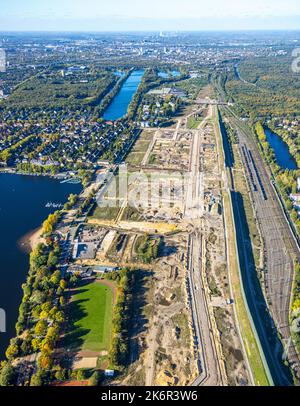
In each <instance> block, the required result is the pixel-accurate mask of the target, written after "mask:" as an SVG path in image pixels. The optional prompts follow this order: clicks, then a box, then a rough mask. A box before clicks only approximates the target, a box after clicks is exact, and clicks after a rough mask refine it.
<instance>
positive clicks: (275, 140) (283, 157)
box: [265, 128, 298, 170]
mask: <svg viewBox="0 0 300 406" xmlns="http://www.w3.org/2000/svg"><path fill="white" fill-rule="evenodd" d="M265 134H266V137H267V141H268V143H269V144H270V146H271V148H272V149H273V151H274V153H275V158H276V161H277V163H278V165H279V166H280V167H281V168H282V169H290V170H292V169H293V170H295V169H298V167H297V162H296V161H295V159H294V158H293V157H292V155H291V153H290V151H289V147H288V145H287V144H286V143H285V142H284V141H283V140H282V139H281V138H280V137H279V135H277V134H275V133H274V132H273V131H271V130H270V129H269V128H265Z"/></svg>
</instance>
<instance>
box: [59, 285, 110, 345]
mask: <svg viewBox="0 0 300 406" xmlns="http://www.w3.org/2000/svg"><path fill="white" fill-rule="evenodd" d="M69 311H70V324H71V328H70V332H69V333H68V334H67V336H66V342H65V345H66V347H68V348H76V349H78V350H82V351H103V350H106V351H108V350H109V345H110V341H111V329H112V311H113V292H112V290H111V289H110V288H109V287H108V286H106V285H104V284H101V283H99V282H92V283H89V284H87V285H83V286H80V287H79V288H78V289H77V290H76V291H75V292H74V294H73V297H72V302H71V303H70V309H69Z"/></svg>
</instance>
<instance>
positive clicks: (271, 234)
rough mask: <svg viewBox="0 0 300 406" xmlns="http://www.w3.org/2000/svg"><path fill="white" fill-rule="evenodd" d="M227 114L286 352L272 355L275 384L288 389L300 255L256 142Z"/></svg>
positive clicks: (296, 364) (299, 372)
mask: <svg viewBox="0 0 300 406" xmlns="http://www.w3.org/2000/svg"><path fill="white" fill-rule="evenodd" d="M225 111H226V113H227V117H228V118H229V119H230V122H231V123H232V125H233V127H234V128H235V129H236V131H237V134H238V139H239V143H240V152H241V154H240V155H241V158H242V163H243V166H244V169H245V174H246V177H247V181H248V185H249V189H250V193H251V196H252V201H253V203H254V209H255V217H256V219H257V221H258V223H259V227H260V230H261V233H262V237H263V240H264V246H265V260H266V263H265V265H266V266H265V268H266V271H265V293H266V299H267V302H268V307H269V311H270V314H271V317H272V319H273V322H274V329H276V331H277V332H278V334H279V336H280V338H281V341H282V343H283V350H282V348H280V346H279V345H278V346H277V347H276V348H275V349H274V348H273V349H272V350H271V358H272V351H273V359H274V365H273V370H274V367H275V371H277V372H275V374H276V379H275V381H276V383H277V384H285V385H286V384H287V382H286V379H285V378H284V376H283V375H282V373H281V372H280V365H279V364H278V362H279V361H278V358H282V359H281V363H282V364H283V361H284V359H287V360H288V362H289V365H290V366H291V368H292V370H293V372H294V375H295V376H296V377H297V378H298V381H299V379H300V360H299V355H298V354H297V352H296V349H295V347H294V344H293V342H292V339H291V331H290V324H289V314H290V301H291V295H292V286H293V275H294V269H293V267H294V260H295V259H296V258H297V259H299V258H300V253H299V249H298V245H297V242H296V241H295V239H294V236H293V234H292V231H291V229H290V227H289V224H288V222H287V220H286V218H285V215H284V213H283V211H282V208H281V206H280V202H279V201H278V198H277V195H276V192H275V190H274V187H273V185H272V183H271V180H270V174H269V173H268V170H267V169H266V167H265V164H264V162H263V160H262V157H261V155H260V154H259V151H258V147H257V145H256V143H255V141H254V139H253V138H252V137H250V136H248V135H247V133H246V132H245V131H244V130H243V128H242V127H241V123H240V122H239V120H238V118H237V117H235V115H234V113H232V112H231V111H230V110H229V109H228V108H225ZM255 186H256V188H255ZM258 316H259V315H258ZM258 319H259V320H260V319H261V317H258ZM262 331H264V328H263V326H262ZM266 343H267V341H266Z"/></svg>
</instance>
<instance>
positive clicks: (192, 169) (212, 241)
mask: <svg viewBox="0 0 300 406" xmlns="http://www.w3.org/2000/svg"><path fill="white" fill-rule="evenodd" d="M196 109H197V107H196ZM197 111H198V110H197ZM197 111H196V112H195V111H194V110H193V111H192V112H189V115H187V116H186V117H184V118H182V117H181V118H179V119H178V123H177V126H176V127H174V128H166V129H161V128H160V129H153V130H152V129H151V130H144V131H143V132H142V134H141V136H140V137H139V139H138V140H137V142H136V144H135V145H134V146H133V149H132V151H131V153H130V154H129V155H128V157H127V159H126V165H121V166H120V168H119V172H118V174H117V175H116V176H114V177H113V178H112V179H111V181H110V182H109V185H108V187H107V190H106V193H105V195H103V196H102V199H101V202H98V206H97V208H96V209H95V210H94V212H93V213H92V214H91V215H90V216H89V217H88V219H87V221H86V223H85V225H84V226H83V229H82V230H80V233H79V239H80V241H81V242H82V243H85V244H95V245H94V246H93V248H94V250H93V251H92V256H91V257H89V258H84V257H81V258H78V260H77V264H79V265H81V266H83V265H84V266H94V267H130V268H133V269H137V270H140V271H142V272H143V289H142V292H143V293H142V295H143V298H142V303H143V304H142V306H141V307H140V308H139V312H138V313H137V315H136V320H133V327H132V331H131V338H130V340H131V344H130V352H131V356H130V357H131V363H130V366H129V368H128V373H127V374H126V376H122V378H121V379H119V381H118V382H117V383H121V384H126V385H169V386H170V385H172V386H173V385H227V384H230V385H248V384H250V377H249V374H248V368H247V365H246V361H245V356H244V349H243V345H242V342H241V339H240V335H239V332H238V330H237V328H236V321H235V316H234V308H233V299H232V296H231V293H230V292H231V291H230V283H229V280H228V261H227V253H226V242H225V241H226V238H225V226H224V214H223V201H222V168H221V164H220V159H219V153H220V152H219V146H218V142H217V139H216V128H215V125H216V121H215V120H216V110H215V106H211V105H207V106H204V107H203V106H201V107H200V108H199V111H198V112H199V114H197ZM203 112H205V114H203ZM195 114H197V118H198V119H199V117H201V119H199V124H198V125H197V128H195V129H189V128H188V127H189V125H188V123H189V120H188V118H189V117H190V116H191V115H195ZM140 294H141V292H139V295H138V296H139V297H140ZM225 360H226V361H225Z"/></svg>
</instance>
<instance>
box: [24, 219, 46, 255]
mask: <svg viewBox="0 0 300 406" xmlns="http://www.w3.org/2000/svg"><path fill="white" fill-rule="evenodd" d="M42 231H43V229H42V227H41V226H40V227H38V228H35V229H34V230H31V231H29V232H28V233H27V234H25V235H24V236H23V237H21V238H20V240H19V241H18V247H19V248H20V249H21V251H23V252H26V253H27V254H30V253H31V252H32V251H33V250H34V248H35V247H36V246H37V245H38V243H40V242H42V240H43V239H42Z"/></svg>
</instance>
